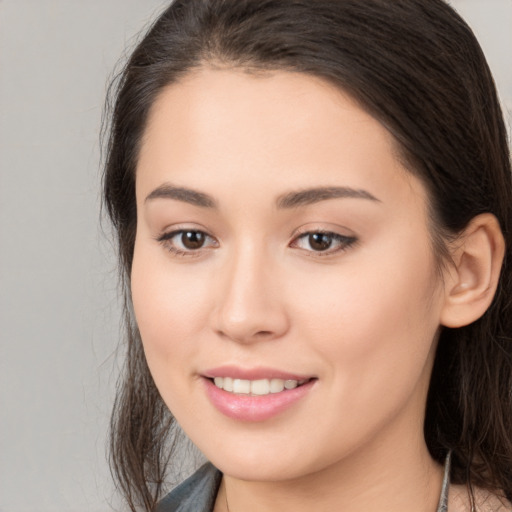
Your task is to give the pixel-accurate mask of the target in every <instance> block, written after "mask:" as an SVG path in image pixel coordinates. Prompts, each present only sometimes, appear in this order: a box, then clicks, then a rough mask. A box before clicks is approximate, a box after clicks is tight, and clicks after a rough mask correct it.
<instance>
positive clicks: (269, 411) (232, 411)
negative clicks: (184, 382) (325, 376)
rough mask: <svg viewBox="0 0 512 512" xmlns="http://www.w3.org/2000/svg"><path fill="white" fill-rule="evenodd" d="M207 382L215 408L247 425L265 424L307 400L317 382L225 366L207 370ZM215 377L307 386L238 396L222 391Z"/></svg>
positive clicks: (307, 377)
mask: <svg viewBox="0 0 512 512" xmlns="http://www.w3.org/2000/svg"><path fill="white" fill-rule="evenodd" d="M203 377H204V378H203V381H204V384H205V390H206V394H207V396H208V398H209V399H210V401H211V402H212V404H213V405H214V407H215V408H216V409H217V410H218V411H219V412H221V413H222V414H224V415H225V416H227V417H229V418H232V419H235V420H238V421H247V422H258V421H265V420H268V419H270V418H273V417H274V416H277V415H279V414H281V413H282V412H284V411H285V410H286V409H288V408H289V407H291V406H292V405H294V404H295V403H297V402H298V401H300V400H301V398H303V397H305V396H306V395H307V394H308V393H309V392H310V391H311V389H312V387H313V385H314V384H315V382H316V379H314V378H311V377H310V376H303V375H295V374H291V373H287V372H282V371H279V370H275V369H270V368H256V369H251V370H246V369H240V368H237V367H232V366H230V367H228V366H224V367H221V368H214V369H211V370H207V371H205V372H204V374H203ZM214 377H232V378H234V379H246V380H258V379H283V380H296V381H304V380H306V381H307V382H305V383H304V384H302V385H300V386H298V387H296V388H294V389H289V390H284V391H281V392H279V393H270V394H268V395H263V396H254V395H242V394H240V395H239V394H235V393H231V392H228V391H224V390H223V389H220V388H218V387H217V386H216V385H215V384H214V383H213V382H212V379H213V378H214Z"/></svg>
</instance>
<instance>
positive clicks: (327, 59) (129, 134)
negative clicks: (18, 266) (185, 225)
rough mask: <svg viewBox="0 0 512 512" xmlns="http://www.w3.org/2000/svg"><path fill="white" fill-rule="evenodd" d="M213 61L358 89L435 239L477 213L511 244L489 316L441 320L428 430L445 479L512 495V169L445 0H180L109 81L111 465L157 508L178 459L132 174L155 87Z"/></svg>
mask: <svg viewBox="0 0 512 512" xmlns="http://www.w3.org/2000/svg"><path fill="white" fill-rule="evenodd" d="M205 64H213V65H217V66H219V65H220V66H225V67H236V68H240V69H245V70H254V69H255V70H281V69H282V70H288V71H293V72H299V73H307V74H311V75H315V76H318V77H322V78H324V79H326V80H328V81H330V82H332V83H334V84H336V85H337V86H338V87H339V88H340V89H342V90H343V91H345V92H347V93H349V94H350V95H351V96H352V97H353V98H355V99H356V100H357V101H358V102H359V104H360V105H361V106H362V108H364V109H365V110H366V111H367V112H369V113H370V114H371V115H372V116H374V117H375V118H376V119H377V120H379V121H380V122H381V123H382V124H383V125H384V126H385V127H386V128H387V129H388V130H389V131H390V132H391V134H392V135H393V136H394V138H395V139H396V141H397V143H398V146H399V148H400V151H401V155H402V156H403V158H404V161H405V162H407V165H408V168H409V170H410V171H411V172H412V173H414V174H415V175H416V176H418V177H419V178H420V179H421V180H422V181H423V183H424V184H425V185H426V187H427V189H428V191H429V199H430V203H431V204H430V207H431V214H432V223H433V227H432V232H433V239H434V242H435V243H434V246H435V247H436V251H437V253H438V254H445V252H443V247H444V248H445V246H446V243H445V242H446V240H448V239H449V238H450V237H451V236H456V234H457V233H460V232H461V231H462V230H463V229H464V228H465V226H467V224H468V223H469V221H470V220H471V219H472V218H473V217H475V216H476V215H478V214H480V213H483V212H491V213H493V214H494V215H495V216H496V217H497V218H498V220H499V222H500V225H501V229H502V231H503V234H504V237H505V240H506V247H507V248H506V255H505V260H504V264H503V269H502V273H501V277H500V282H499V287H498V291H497V293H496V296H495V298H494V301H493V303H492V305H491V307H490V308H489V310H488V311H487V312H486V313H485V315H484V316H483V317H482V318H481V319H479V320H478V321H476V322H474V323H473V324H471V325H468V326H467V327H463V328H461V329H447V328H445V329H443V330H442V332H441V336H440V340H439V346H438V351H437V354H436V360H435V364H434V369H433V373H432V378H431V385H430V390H429V395H428V400H427V406H426V420H425V438H426V442H427V445H428V448H429V450H430V453H431V454H432V456H433V458H434V459H436V460H437V461H439V462H441V461H442V460H443V458H444V457H445V455H446V453H447V451H448V450H451V451H452V454H453V455H452V481H453V482H455V483H467V484H469V485H478V486H481V487H483V488H487V489H490V490H494V491H497V490H501V491H504V492H505V494H506V495H507V496H508V497H510V496H512V440H511V437H512V339H511V338H512V311H511V309H512V308H511V302H512V267H511V264H512V261H511V258H512V225H511V223H512V177H511V169H510V154H509V148H508V143H507V136H506V130H505V126H504V122H503V117H502V113H501V110H500V106H499V102H498V98H497V94H496V90H495V85H494V82H493V79H492V76H491V73H490V71H489V68H488V66H487V64H486V61H485V58H484V55H483V53H482V50H481V49H480V47H479V45H478V43H477V41H476V39H475V37H474V35H473V33H472V32H471V30H470V29H469V28H468V26H467V25H466V24H465V23H464V22H463V20H462V19H461V18H460V17H459V16H458V15H457V14H456V12H455V11H454V10H453V9H452V8H451V7H449V6H448V5H447V4H446V3H445V2H444V1H442V0H315V1H311V0H176V1H175V2H173V3H172V4H171V5H170V7H168V8H167V10H165V11H164V12H163V14H162V15H161V16H160V17H159V18H158V20H157V21H156V22H155V23H154V25H153V26H152V27H151V28H150V30H149V31H148V33H147V34H146V35H145V36H144V38H143V39H142V41H141V42H140V44H139V45H138V46H137V48H136V49H135V51H134V52H133V54H132V55H131V58H130V59H129V61H128V63H127V64H126V66H125V68H124V71H123V72H122V74H121V75H120V76H119V77H118V80H117V82H116V83H115V85H114V86H113V88H112V95H113V101H112V102H111V105H112V111H111V123H110V127H109V129H110V131H109V133H110V137H109V139H108V145H107V148H106V149H107V153H106V166H105V174H104V202H105V205H106V208H107V210H108V213H109V215H110V218H111V220H112V222H113V225H114V227H115V229H116V233H117V240H118V243H119V255H120V262H121V269H122V277H123V283H124V285H125V293H126V327H127V359H126V367H125V373H124V379H123V380H122V381H121V383H120V388H119V392H118V397H117V400H116V402H115V408H114V412H113V417H112V418H113V419H112V430H111V461H112V467H113V472H114V475H115V476H116V478H117V481H118V484H119V486H120V489H121V490H122V492H123V493H124V495H125V497H126V499H127V501H128V503H129V505H130V507H131V509H132V510H136V509H137V508H138V507H139V506H142V508H143V509H144V510H148V511H149V510H151V509H152V508H153V507H154V505H155V503H156V500H157V499H158V497H159V495H160V493H161V491H162V490H163V489H162V483H163V481H164V476H165V473H166V468H167V467H168V465H169V462H170V461H171V455H172V445H173V439H174V423H173V418H172V415H171V414H170V412H169V411H168V410H167V408H166V407H165V405H164V404H163V403H162V400H161V398H160V396H159V394H158V391H157V390H156V388H155V385H154V383H153V380H152V378H151V376H150V373H149V370H148V367H147V365H146V362H145V359H144V354H143V350H142V345H141V340H140V336H139V334H138V331H137V327H136V325H135V323H134V319H133V315H132V313H131V300H130V294H129V286H128V285H129V280H130V269H131V263H132V256H133V247H134V238H135V229H136V223H137V215H136V207H135V171H136V166H137V157H138V152H139V147H140V142H141V137H142V135H143V133H144V129H145V125H146V122H147V118H148V112H149V110H150V108H151V106H152V105H153V103H154V101H155V98H156V97H157V96H158V94H159V93H160V92H161V91H162V89H163V88H164V87H165V86H167V85H169V84H172V83H174V82H176V81H177V80H179V79H180V77H181V76H183V75H184V74H186V73H188V72H190V71H191V70H193V69H194V68H197V67H199V66H202V65H205Z"/></svg>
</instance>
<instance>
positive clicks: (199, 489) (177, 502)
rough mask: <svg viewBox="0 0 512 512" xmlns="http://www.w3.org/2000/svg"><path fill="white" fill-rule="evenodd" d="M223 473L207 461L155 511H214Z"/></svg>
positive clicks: (164, 499)
mask: <svg viewBox="0 0 512 512" xmlns="http://www.w3.org/2000/svg"><path fill="white" fill-rule="evenodd" d="M221 480H222V473H221V472H220V471H219V470H218V469H217V468H215V467H214V466H212V465H211V464H210V463H206V464H204V465H203V466H201V467H200V468H199V469H198V470H197V471H196V472H195V473H194V474H193V475H192V476H191V477H189V478H187V479H186V480H185V481H184V482H182V483H181V484H180V485H178V487H176V488H175V489H174V490H173V491H172V492H171V493H169V494H168V495H167V496H166V497H165V498H163V499H162V501H160V502H159V503H158V505H157V507H156V510H155V512H212V510H213V506H214V505H215V498H216V497H217V491H218V490H219V486H220V481H221Z"/></svg>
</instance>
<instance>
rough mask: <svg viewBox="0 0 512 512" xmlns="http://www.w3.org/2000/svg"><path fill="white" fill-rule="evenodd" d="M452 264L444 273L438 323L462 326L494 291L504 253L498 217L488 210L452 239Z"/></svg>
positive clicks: (484, 306)
mask: <svg viewBox="0 0 512 512" xmlns="http://www.w3.org/2000/svg"><path fill="white" fill-rule="evenodd" d="M456 244H457V246H456V247H455V248H454V249H453V252H452V260H453V266H451V268H450V269H449V271H448V272H447V275H445V301H444V304H443V308H442V311H441V325H444V326H445V327H462V326H464V325H468V324H470V323H471V322H474V321H475V320H477V319H478V318H480V317H481V316H482V315H483V314H484V313H485V312H486V311H487V309H488V308H489V306H490V305H491V302H492V300H493V298H494V294H495V293H496V288H497V286H498V281H499V277H500V271H501V266H502V263H503V257H504V254H505V241H504V239H503V234H502V232H501V228H500V225H499V222H498V220H497V219H496V217H495V216H494V215H492V214H491V213H483V214H481V215H477V216H476V217H474V218H473V219H472V220H471V222H470V223H469V224H468V226H467V228H466V229H465V230H464V232H463V233H462V235H461V236H460V238H458V240H457V242H456Z"/></svg>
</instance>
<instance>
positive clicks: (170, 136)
mask: <svg viewBox="0 0 512 512" xmlns="http://www.w3.org/2000/svg"><path fill="white" fill-rule="evenodd" d="M112 115H113V117H112V125H111V135H110V141H109V146H108V154H107V162H106V171H105V189H104V194H105V202H106V206H107V208H108V212H109V214H110V216H111V218H112V221H113V223H114V226H115V228H116V230H117V235H118V241H119V248H120V258H121V266H122V269H123V277H124V284H125V289H126V311H127V316H126V319H127V326H128V332H127V334H128V354H127V364H126V373H125V379H124V381H123V383H122V385H121V388H120V393H119V397H118V400H117V402H116V406H115V411H114V416H113V418H114V420H113V425H112V427H113V428H112V460H113V465H114V470H115V473H116V475H117V478H118V482H119V484H120V487H121V489H122V491H123V492H124V494H125V496H126V498H127V501H128V503H129V505H130V507H131V509H132V510H136V509H137V507H139V506H140V507H142V509H143V510H154V509H155V507H156V504H157V501H158V499H159V498H160V497H161V491H162V485H163V481H164V475H165V470H166V467H167V466H168V465H169V462H170V461H171V458H172V451H173V446H174V433H175V425H176V422H178V423H179V424H180V426H181V427H182V428H183V430H184V431H185V433H186V434H187V435H188V436H189V437H190V439H191V440H192V441H193V442H194V443H195V444H196V445H197V446H198V447H199V449H200V450H201V451H202V452H203V454H204V455H205V456H206V458H207V459H208V460H209V461H210V463H209V464H207V465H206V466H204V467H203V468H202V469H201V470H200V471H199V472H198V473H196V474H195V475H194V476H193V477H192V478H191V479H190V480H189V481H187V482H186V483H184V484H183V485H182V486H180V487H178V488H177V489H175V490H174V491H173V492H172V493H171V494H170V495H169V496H167V497H166V498H164V499H163V500H161V501H160V503H159V505H158V507H157V510H158V511H170V510H180V511H185V510H190V511H203V510H204V511H212V510H213V511H215V512H224V511H227V512H237V511H243V512H251V511H266V510H279V511H288V510H294V511H301V510H320V511H324V510H325V511H331V510H343V511H356V510H357V511H360V510H365V511H373V510H375V511H377V510H378V511H382V510H393V511H394V512H397V511H411V510H415V511H425V512H427V511H435V510H439V511H441V510H449V511H450V512H458V511H469V510H493V511H497V510H511V505H510V502H509V501H507V498H508V499H510V497H511V495H512V442H511V434H510V433H511V432H512V403H511V402H512V399H511V392H510V390H511V389H512V375H511V370H512V340H511V334H512V315H511V314H510V303H511V297H512V294H511V292H512V289H511V288H512V280H511V268H510V261H511V260H510V259H511V247H512V240H511V237H512V234H511V233H512V231H511V221H512V184H511V170H510V159H509V152H508V147H507V140H506V132H505V128H504V123H503V119H502V114H501V111H500V107H499V103H498V100H497V98H496V91H495V88H494V84H493V81H492V77H491V75H490V72H489V70H488V67H487V65H486V63H485V59H484V57H483V55H482V52H481V50H480V48H479V46H478V43H477V42H476V40H475V38H474V36H473V34H472V33H471V31H470V30H469V28H468V27H467V26H466V25H465V24H464V22H463V21H462V20H461V19H460V18H459V17H458V15H457V14H456V13H455V12H454V11H453V10H452V9H451V8H450V7H449V6H448V5H446V3H444V2H443V1H441V0H365V1H364V2H361V1H360V0H319V1H316V2H309V1H308V0H293V1H290V0H288V1H285V0H263V1H258V2H253V1H249V0H242V1H241V0H188V1H184V0H183V1H182V0H177V1H175V2H173V3H172V5H171V6H170V7H169V8H168V9H167V10H166V11H165V12H164V13H163V14H162V15H161V16H160V18H159V19H158V20H157V21H156V23H155V24H154V26H153V27H152V28H151V29H150V31H149V32H148V34H147V35H146V36H145V37H144V39H143V40H142V41H141V43H140V44H139V45H138V47H137V48H136V50H135V51H134V53H133V55H132V56H131V58H130V60H129V62H128V64H127V65H126V68H125V70H124V73H123V74H122V76H121V77H120V81H119V84H118V88H117V90H116V98H115V105H114V109H113V114H112ZM443 482H444V483H443Z"/></svg>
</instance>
